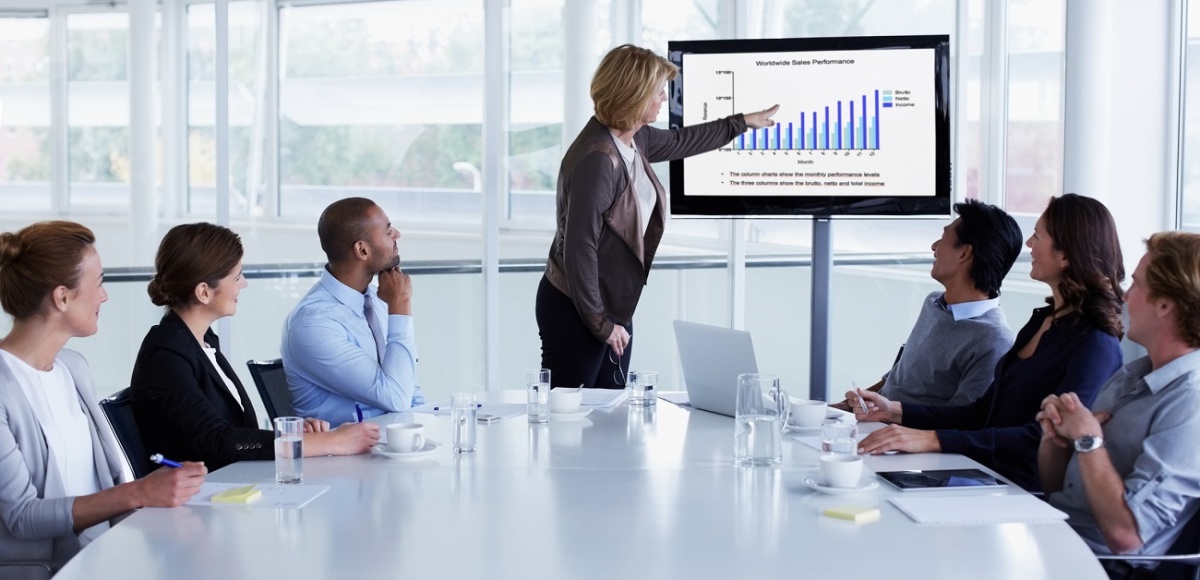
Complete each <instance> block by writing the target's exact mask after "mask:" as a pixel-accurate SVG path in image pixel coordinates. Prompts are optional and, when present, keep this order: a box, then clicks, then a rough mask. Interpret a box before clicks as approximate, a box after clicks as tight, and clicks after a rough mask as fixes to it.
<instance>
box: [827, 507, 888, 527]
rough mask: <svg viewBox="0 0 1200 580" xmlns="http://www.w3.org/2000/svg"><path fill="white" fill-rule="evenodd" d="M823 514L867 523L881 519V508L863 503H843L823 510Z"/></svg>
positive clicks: (858, 522)
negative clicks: (863, 504)
mask: <svg viewBox="0 0 1200 580" xmlns="http://www.w3.org/2000/svg"><path fill="white" fill-rule="evenodd" d="M821 515H825V516H829V517H831V518H838V519H840V520H850V521H852V522H854V523H856V524H867V523H870V522H876V521H879V508H877V507H870V506H862V505H841V506H837V507H831V508H829V509H827V510H825V511H823V512H821Z"/></svg>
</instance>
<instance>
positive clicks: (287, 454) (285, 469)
mask: <svg viewBox="0 0 1200 580" xmlns="http://www.w3.org/2000/svg"><path fill="white" fill-rule="evenodd" d="M302 479H304V419H302V418H300V417H276V418H275V481H276V482H277V483H300V481H301V480H302Z"/></svg>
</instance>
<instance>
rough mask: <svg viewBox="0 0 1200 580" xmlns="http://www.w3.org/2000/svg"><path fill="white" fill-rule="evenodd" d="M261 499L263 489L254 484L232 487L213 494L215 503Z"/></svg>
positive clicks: (247, 501)
mask: <svg viewBox="0 0 1200 580" xmlns="http://www.w3.org/2000/svg"><path fill="white" fill-rule="evenodd" d="M260 499H262V490H261V489H258V488H257V487H256V486H254V485H243V486H239V487H231V488H229V489H227V490H225V491H222V492H218V493H214V494H213V496H212V501H213V503H254V502H256V501H258V500H260Z"/></svg>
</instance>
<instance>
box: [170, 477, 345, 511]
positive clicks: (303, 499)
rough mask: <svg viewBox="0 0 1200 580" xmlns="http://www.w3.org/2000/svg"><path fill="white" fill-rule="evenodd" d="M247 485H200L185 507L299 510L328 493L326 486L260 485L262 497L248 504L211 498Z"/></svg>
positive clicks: (257, 487) (258, 485)
mask: <svg viewBox="0 0 1200 580" xmlns="http://www.w3.org/2000/svg"><path fill="white" fill-rule="evenodd" d="M247 485H250V484H247V483H207V482H206V483H202V484H200V492H199V493H197V494H196V495H194V496H192V499H190V500H188V502H187V504H185V505H194V506H217V507H252V508H268V509H300V508H302V507H304V506H306V505H308V502H311V501H312V500H314V499H317V497H318V496H320V495H321V494H323V493H325V492H326V491H329V486H328V485H297V484H288V485H283V484H276V483H262V484H257V485H255V489H257V490H259V491H261V492H262V497H260V498H258V499H257V500H255V501H253V502H250V503H216V502H213V500H212V497H213V496H214V495H216V494H218V493H221V492H223V491H225V490H227V489H232V488H235V487H245V486H247Z"/></svg>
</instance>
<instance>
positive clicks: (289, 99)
mask: <svg viewBox="0 0 1200 580" xmlns="http://www.w3.org/2000/svg"><path fill="white" fill-rule="evenodd" d="M279 29H280V34H279V55H280V56H279V84H280V88H279V92H280V111H279V173H280V175H279V178H280V187H281V201H280V208H281V212H282V214H283V215H285V216H304V217H311V216H315V215H317V214H318V213H320V211H321V210H322V209H323V208H324V207H325V206H326V205H327V204H328V203H329V202H330V201H333V200H334V199H338V198H340V197H344V196H346V195H348V194H358V195H368V196H370V197H372V198H374V199H376V200H377V201H379V202H380V203H381V204H384V207H389V208H391V207H394V208H400V211H401V212H402V215H398V216H396V217H397V218H398V219H400V220H401V221H410V220H411V221H418V220H419V221H426V222H428V221H434V222H440V223H460V224H478V223H480V215H481V208H482V203H481V197H480V193H479V192H478V191H476V190H475V188H474V185H475V182H474V173H473V171H472V169H477V168H479V167H482V164H483V146H482V135H483V132H482V123H483V74H482V72H483V64H484V63H483V5H482V4H481V3H479V2H474V1H464V0H447V1H432V0H413V1H411V2H373V3H361V4H339V5H329V6H312V7H286V6H285V7H284V8H281V9H280V11H279Z"/></svg>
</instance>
